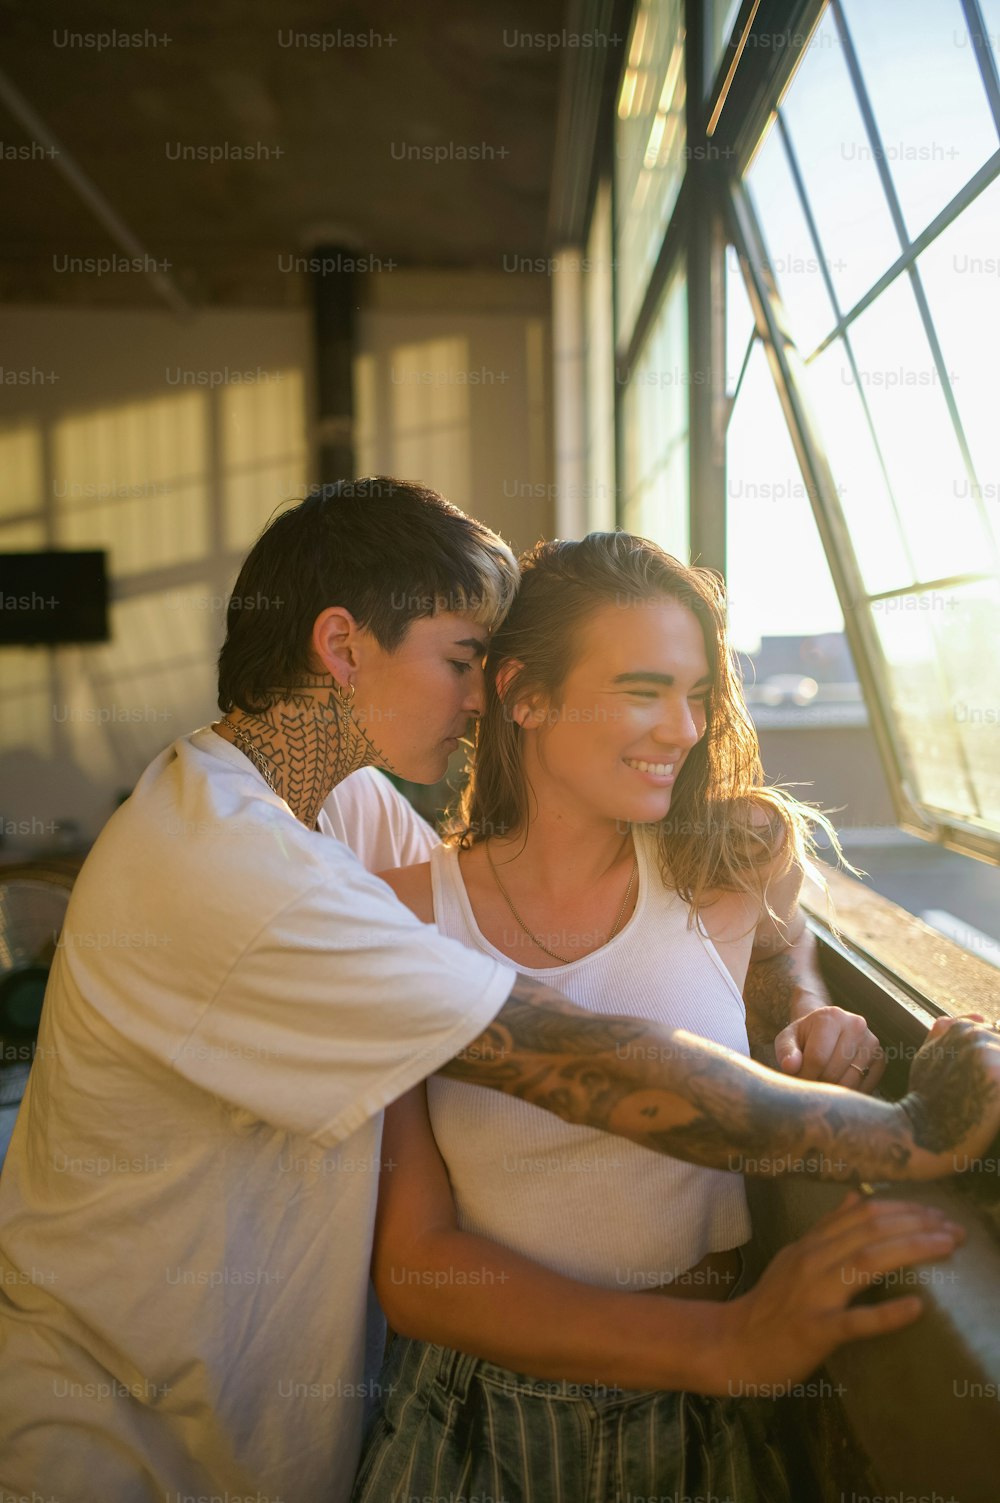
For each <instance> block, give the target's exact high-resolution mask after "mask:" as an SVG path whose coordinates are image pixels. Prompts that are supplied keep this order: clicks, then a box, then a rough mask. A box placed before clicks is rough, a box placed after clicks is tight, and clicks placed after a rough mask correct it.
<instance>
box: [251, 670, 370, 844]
mask: <svg viewBox="0 0 1000 1503" xmlns="http://www.w3.org/2000/svg"><path fill="white" fill-rule="evenodd" d="M234 717H238V718H234ZM222 724H223V725H224V726H225V727H226V728H227V730H228V731H229V732H230V734H231V735H232V737H233V741H234V743H235V745H236V746H238V747H239V749H240V751H241V752H243V754H244V756H246V757H247V758H248V760H249V761H250V762H251V763H252V764H253V766H254V767H255V768H256V769H257V771H258V772H259V773H260V775H261V777H262V778H263V779H264V781H265V783H266V784H267V786H268V787H269V788H270V789H271V791H272V792H273V793H276V794H277V795H278V797H279V798H283V799H284V800H285V802H286V803H287V804H288V807H289V808H290V809H291V811H292V813H293V814H294V815H295V817H296V818H297V819H300V820H301V821H302V823H303V824H304V825H305V826H306V827H307V829H310V830H311V829H313V828H314V827H315V825H316V820H317V818H318V816H319V811H320V808H321V806H322V805H323V803H324V801H325V800H326V799H327V798H328V797H329V796H330V793H331V792H332V790H333V789H334V788H335V787H336V786H337V784H338V783H340V782H342V781H343V780H344V778H346V777H348V776H349V775H350V774H351V773H352V772H357V770H358V769H359V768H361V767H381V768H383V769H385V770H386V771H387V772H391V771H392V770H393V768H392V765H391V763H390V762H389V759H388V757H386V756H385V755H384V753H382V752H381V751H380V750H379V749H378V747H377V746H376V745H375V743H374V741H373V740H372V739H371V737H370V736H369V735H368V733H367V731H365V730H364V728H363V727H362V726H361V725H360V724H359V723H358V720H357V719H356V717H355V713H354V709H353V706H352V704H351V702H350V700H349V699H348V698H347V697H346V696H344V697H341V695H340V694H339V693H338V692H337V691H336V689H334V688H332V687H331V683H330V679H329V678H327V677H320V676H318V675H317V676H315V677H310V678H306V679H303V680H302V681H301V682H300V683H298V684H296V685H295V687H294V688H293V689H291V690H288V691H287V692H286V693H285V694H283V695H282V696H281V697H280V698H278V697H277V696H276V697H275V700H274V702H273V703H272V704H271V705H270V706H269V708H268V709H266V710H262V711H259V712H253V711H244V710H231V711H230V712H229V713H228V714H227V715H226V716H225V717H224V718H223V721H222Z"/></svg>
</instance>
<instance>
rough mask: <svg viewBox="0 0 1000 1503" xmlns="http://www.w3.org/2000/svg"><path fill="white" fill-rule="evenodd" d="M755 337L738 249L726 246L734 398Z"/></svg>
mask: <svg viewBox="0 0 1000 1503" xmlns="http://www.w3.org/2000/svg"><path fill="white" fill-rule="evenodd" d="M753 333H754V316H753V308H752V307H751V306H750V299H749V297H748V296H747V289H746V283H745V282H744V280H743V272H742V270H741V269H740V258H739V256H738V255H737V254H736V247H735V246H734V245H727V246H726V394H727V396H731V395H732V393H733V392H734V391H735V390H736V383H737V381H738V380H739V379H740V371H741V370H742V369H743V362H744V360H745V359H746V355H747V349H748V348H749V345H750V341H751V339H752V338H753Z"/></svg>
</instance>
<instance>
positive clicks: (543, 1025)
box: [441, 976, 992, 1180]
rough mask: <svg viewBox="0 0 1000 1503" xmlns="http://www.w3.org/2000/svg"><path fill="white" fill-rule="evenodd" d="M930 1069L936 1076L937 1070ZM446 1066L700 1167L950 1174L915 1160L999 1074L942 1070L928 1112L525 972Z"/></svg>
mask: <svg viewBox="0 0 1000 1503" xmlns="http://www.w3.org/2000/svg"><path fill="white" fill-rule="evenodd" d="M934 1068H936V1067H934ZM924 1073H925V1079H926V1080H927V1081H929V1080H930V1074H932V1073H933V1068H932V1067H926V1068H925V1072H924ZM441 1074H442V1075H446V1076H448V1077H450V1078H451V1079H454V1080H463V1081H466V1082H468V1083H470V1084H474V1085H481V1086H487V1087H489V1088H491V1089H493V1090H498V1091H503V1092H506V1093H507V1094H509V1095H513V1096H516V1097H518V1098H519V1099H520V1100H522V1101H525V1102H528V1103H530V1104H531V1105H533V1106H538V1107H541V1108H543V1109H544V1110H546V1111H550V1112H554V1113H555V1114H556V1115H557V1116H559V1117H561V1118H563V1119H564V1120H565V1121H567V1122H571V1123H575V1124H577V1125H579V1126H583V1127H591V1128H597V1129H600V1130H602V1131H605V1132H611V1133H616V1134H618V1135H619V1136H621V1137H626V1138H630V1139H631V1140H632V1141H633V1142H636V1143H639V1144H641V1145H642V1146H643V1147H646V1148H650V1149H653V1150H654V1151H656V1152H658V1153H665V1154H669V1155H671V1156H673V1157H675V1158H680V1159H686V1160H687V1161H689V1162H690V1163H695V1164H702V1165H705V1166H706V1167H709V1168H713V1169H728V1170H732V1171H735V1172H738V1173H742V1174H750V1175H762V1176H773V1175H778V1174H784V1173H794V1174H801V1175H806V1176H809V1177H812V1178H816V1179H829V1180H856V1179H857V1178H858V1177H860V1178H862V1179H866V1180H878V1179H908V1178H915V1177H921V1178H925V1177H929V1173H930V1172H939V1173H940V1172H947V1170H944V1169H940V1170H933V1169H932V1170H930V1171H929V1170H928V1168H927V1167H926V1165H925V1164H924V1163H923V1158H924V1157H925V1156H924V1155H921V1159H922V1163H921V1167H920V1170H919V1173H918V1170H917V1169H916V1167H915V1166H914V1165H913V1164H912V1163H911V1157H912V1155H913V1153H914V1151H915V1149H916V1148H917V1145H918V1143H919V1144H920V1147H921V1148H928V1149H934V1150H937V1151H939V1152H940V1151H943V1150H945V1149H946V1148H954V1146H955V1145H956V1144H957V1143H958V1142H959V1140H960V1139H961V1137H962V1135H963V1133H965V1132H966V1131H967V1130H968V1129H969V1128H970V1125H971V1126H974V1125H975V1123H976V1121H978V1120H980V1119H982V1117H983V1115H984V1113H985V1112H986V1108H987V1104H988V1103H989V1101H990V1099H991V1091H992V1088H990V1089H987V1088H986V1087H987V1086H988V1084H989V1083H988V1081H985V1078H984V1081H983V1082H980V1086H981V1089H978V1090H977V1089H972V1090H970V1089H969V1088H970V1087H974V1086H975V1079H974V1072H973V1071H971V1070H970V1069H969V1068H968V1067H965V1068H963V1067H961V1066H951V1067H950V1069H948V1070H946V1069H945V1068H944V1067H940V1068H938V1069H937V1074H938V1076H939V1077H941V1078H940V1079H939V1082H938V1087H939V1089H938V1094H939V1095H940V1096H941V1098H942V1099H941V1100H940V1101H939V1100H935V1101H934V1103H933V1111H932V1112H931V1114H930V1117H929V1118H928V1116H927V1115H926V1110H925V1109H926V1106H927V1103H924V1102H922V1101H921V1100H920V1099H919V1098H917V1099H916V1105H914V1102H913V1100H912V1099H911V1098H910V1097H908V1098H907V1100H906V1102H904V1103H892V1102H888V1101H880V1100H878V1099H876V1098H873V1097H869V1096H864V1095H861V1094H860V1093H858V1092H856V1091H846V1090H842V1089H841V1088H840V1087H838V1086H831V1085H824V1084H819V1083H814V1082H805V1081H799V1080H796V1079H794V1078H790V1077H784V1076H781V1075H778V1074H776V1073H774V1072H773V1071H771V1070H767V1069H765V1068H764V1067H763V1066H761V1065H757V1064H755V1063H754V1062H753V1061H750V1060H747V1059H746V1058H745V1057H744V1056H743V1055H740V1054H736V1053H734V1052H732V1051H730V1050H728V1049H725V1048H723V1047H722V1046H721V1045H718V1044H714V1043H712V1042H710V1041H709V1040H706V1039H701V1038H698V1037H697V1036H696V1035H694V1034H690V1033H687V1032H684V1031H683V1030H676V1031H671V1030H668V1029H664V1028H660V1027H658V1026H657V1025H655V1024H650V1023H648V1022H645V1021H642V1020H639V1019H635V1018H628V1017H603V1016H600V1015H595V1014H594V1013H591V1012H588V1011H586V1010H584V1009H583V1008H579V1007H577V1006H576V1005H575V1004H573V1003H571V1002H568V1001H567V999H566V998H565V997H562V996H561V995H559V994H558V993H555V992H553V991H550V990H549V988H547V987H545V986H542V985H540V984H539V983H537V982H534V981H532V980H530V979H529V978H527V977H523V976H521V977H519V978H518V981H517V982H516V984H515V986H514V989H513V991H512V993H511V995H510V998H509V999H508V1001H507V1003H506V1004H505V1006H504V1007H503V1008H502V1009H501V1011H500V1012H499V1014H498V1015H497V1017H496V1018H495V1019H494V1020H493V1022H492V1024H491V1025H490V1026H489V1028H487V1029H486V1030H485V1032H484V1033H482V1034H481V1035H480V1036H479V1037H478V1038H477V1039H475V1040H474V1041H473V1043H472V1044H471V1045H469V1047H468V1048H466V1049H464V1050H463V1051H462V1052H461V1053H460V1054H459V1055H457V1056H456V1057H455V1058H454V1059H452V1060H450V1061H449V1062H448V1063H447V1064H446V1065H445V1066H444V1067H443V1068H442V1070H441ZM932 1094H934V1092H932ZM949 1103H950V1104H949ZM931 1120H932V1121H933V1128H932V1127H931V1126H930V1125H929V1122H930V1121H931ZM915 1127H916V1132H915Z"/></svg>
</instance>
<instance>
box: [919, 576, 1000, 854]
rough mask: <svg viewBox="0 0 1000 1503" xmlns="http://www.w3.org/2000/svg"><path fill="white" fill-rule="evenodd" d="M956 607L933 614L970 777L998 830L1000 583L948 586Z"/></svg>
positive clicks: (984, 815) (984, 814)
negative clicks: (953, 588) (950, 587)
mask: <svg viewBox="0 0 1000 1503" xmlns="http://www.w3.org/2000/svg"><path fill="white" fill-rule="evenodd" d="M947 593H948V595H951V596H953V597H954V600H955V605H954V608H953V609H951V610H947V611H941V612H939V613H937V614H936V615H933V616H932V619H933V620H934V622H935V627H936V633H937V637H938V641H939V643H940V652H941V661H942V664H943V668H944V674H945V678H946V679H947V682H948V687H949V690H950V693H951V706H952V713H953V715H954V718H955V721H956V723H957V725H958V728H959V735H960V737H961V741H962V749H963V752H964V754H965V761H966V765H967V767H968V772H969V778H970V780H971V782H972V785H973V788H974V790H975V795H976V800H977V802H978V804H979V809H980V813H981V816H982V818H983V819H986V820H988V821H990V823H992V824H993V825H994V826H996V827H997V828H998V829H1000V745H998V742H1000V688H998V686H997V679H998V674H997V669H998V667H1000V583H998V582H997V581H995V580H989V581H986V580H984V581H981V582H980V583H977V584H969V585H963V586H961V587H959V588H957V589H955V590H949V591H948V592H947Z"/></svg>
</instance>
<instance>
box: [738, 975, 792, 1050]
mask: <svg viewBox="0 0 1000 1503" xmlns="http://www.w3.org/2000/svg"><path fill="white" fill-rule="evenodd" d="M800 985H801V977H800V975H799V971H798V961H797V958H796V956H795V955H794V954H793V952H792V951H791V950H781V951H780V952H779V953H778V954H777V955H772V956H770V957H769V958H768V959H766V960H754V961H751V963H750V965H749V967H748V968H747V978H746V981H745V982H744V983H743V1000H744V1002H745V1003H746V1009H747V1037H748V1038H749V1040H750V1048H751V1051H752V1053H753V1056H754V1058H755V1059H764V1060H765V1061H766V1062H767V1063H768V1064H771V1063H773V1061H774V1051H773V1048H772V1046H773V1044H774V1040H775V1037H776V1035H777V1034H779V1033H780V1032H781V1030H782V1028H785V1027H787V1026H788V1024H789V1023H790V1022H791V1017H790V1011H791V1005H792V998H793V996H794V995H795V988H796V987H797V986H800Z"/></svg>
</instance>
